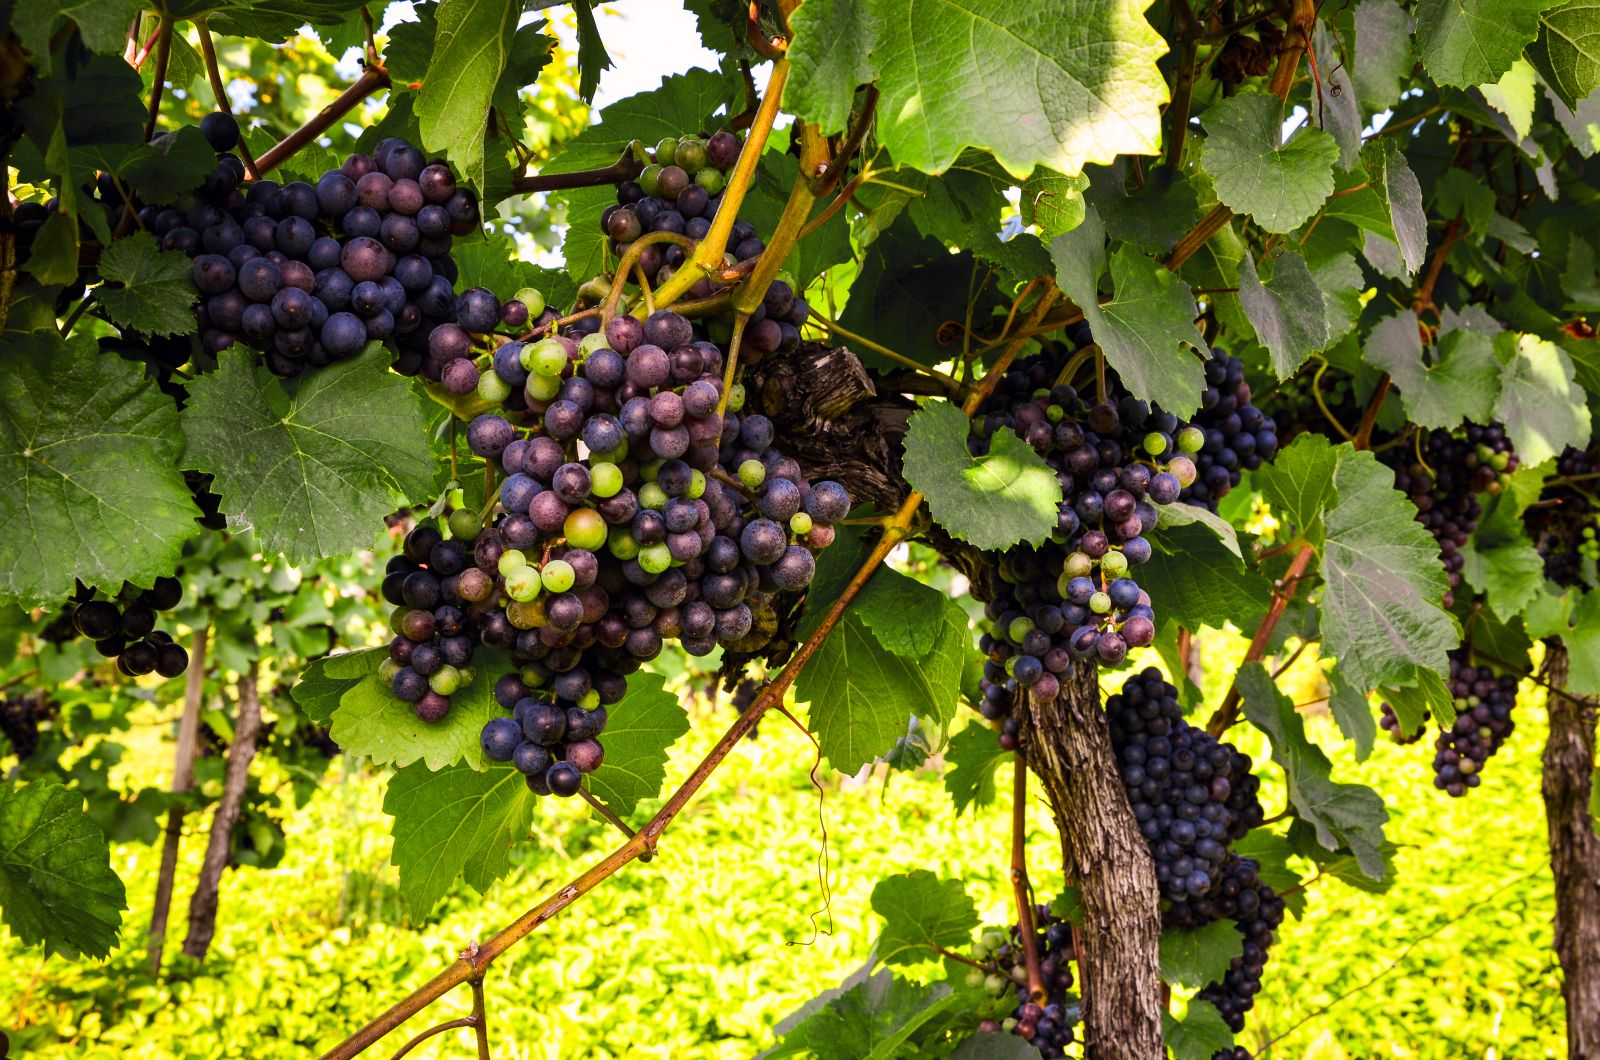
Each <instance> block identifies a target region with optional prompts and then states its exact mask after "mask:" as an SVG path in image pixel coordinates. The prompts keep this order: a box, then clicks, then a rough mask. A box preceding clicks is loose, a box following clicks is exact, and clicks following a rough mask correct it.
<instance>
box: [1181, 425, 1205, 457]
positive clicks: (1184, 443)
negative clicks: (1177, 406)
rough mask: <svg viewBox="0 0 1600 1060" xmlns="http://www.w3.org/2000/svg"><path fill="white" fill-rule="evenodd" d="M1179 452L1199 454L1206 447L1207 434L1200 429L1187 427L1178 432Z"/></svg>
mask: <svg viewBox="0 0 1600 1060" xmlns="http://www.w3.org/2000/svg"><path fill="white" fill-rule="evenodd" d="M1177 440H1178V452H1180V453H1198V452H1199V451H1200V450H1202V449H1204V448H1205V446H1206V432H1205V431H1202V430H1201V429H1200V428H1199V427H1185V428H1184V429H1183V430H1181V431H1179V432H1178V439H1177Z"/></svg>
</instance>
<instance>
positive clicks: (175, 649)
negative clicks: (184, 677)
mask: <svg viewBox="0 0 1600 1060" xmlns="http://www.w3.org/2000/svg"><path fill="white" fill-rule="evenodd" d="M97 595H98V594H96V592H95V591H94V590H93V589H91V588H89V587H88V586H86V585H84V584H83V583H81V582H80V583H78V589H77V592H75V593H74V594H73V596H72V608H71V610H70V612H69V613H68V614H69V615H70V620H71V622H72V628H73V629H74V630H76V631H77V633H78V635H79V636H81V637H87V638H88V639H89V640H92V641H94V648H95V651H97V652H99V653H100V654H101V655H102V656H104V657H105V658H107V659H116V660H117V670H118V671H120V672H121V673H122V674H124V675H125V676H127V677H143V676H144V675H145V674H148V673H156V674H160V675H161V676H162V677H177V676H178V675H179V674H181V673H183V672H184V671H185V670H187V669H188V668H189V653H188V652H187V651H185V650H184V648H183V645H181V644H179V643H177V642H176V641H174V640H173V639H172V635H171V634H170V633H167V632H165V631H163V630H159V629H157V628H156V620H157V613H158V612H162V611H171V610H172V609H173V608H175V607H177V606H178V604H179V603H181V602H182V600H183V583H182V582H180V581H178V579H176V578H157V579H156V580H155V584H154V585H152V586H151V587H150V588H148V589H141V588H139V587H138V586H136V585H132V584H129V583H126V582H125V583H123V586H122V591H121V592H119V593H118V594H117V595H116V597H115V598H114V599H111V600H105V599H96V596H97Z"/></svg>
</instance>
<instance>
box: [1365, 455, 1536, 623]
mask: <svg viewBox="0 0 1600 1060" xmlns="http://www.w3.org/2000/svg"><path fill="white" fill-rule="evenodd" d="M1418 449H1419V451H1420V455H1419V456H1414V457H1413V456H1412V454H1411V451H1410V450H1409V449H1408V448H1406V447H1405V446H1397V447H1395V448H1392V449H1388V450H1385V451H1384V453H1383V454H1382V455H1381V457H1380V459H1382V460H1383V461H1384V462H1385V463H1387V464H1389V465H1390V466H1391V467H1392V468H1393V469H1394V484H1395V488H1396V489H1399V490H1401V491H1403V492H1404V493H1406V494H1407V495H1408V496H1410V498H1411V503H1412V504H1413V505H1415V506H1416V509H1417V522H1419V523H1421V524H1422V525H1423V526H1424V527H1426V528H1427V530H1428V532H1429V533H1430V534H1432V535H1433V537H1434V540H1435V541H1437V542H1438V543H1439V554H1440V556H1441V557H1442V558H1443V561H1444V569H1445V573H1446V574H1447V575H1448V576H1449V578H1450V589H1451V591H1450V592H1448V593H1446V594H1445V599H1444V603H1445V606H1446V607H1448V606H1450V604H1451V602H1452V601H1453V599H1454V590H1455V589H1456V587H1457V586H1459V585H1460V584H1461V568H1462V566H1463V565H1464V564H1465V563H1466V557H1465V555H1463V554H1462V552H1461V549H1462V547H1463V546H1465V545H1466V543H1467V539H1468V538H1469V537H1471V536H1472V532H1473V531H1474V530H1476V529H1477V528H1478V517H1479V516H1480V515H1482V514H1483V506H1482V505H1481V504H1480V503H1479V502H1478V494H1480V493H1485V492H1490V493H1494V492H1499V490H1500V488H1501V476H1502V475H1508V474H1510V473H1511V472H1513V471H1515V470H1516V469H1517V454H1516V453H1515V452H1513V451H1512V449H1511V441H1510V439H1508V438H1507V437H1506V435H1505V431H1504V430H1503V429H1502V428H1501V427H1499V426H1489V427H1482V426H1478V425H1477V424H1472V425H1469V426H1468V427H1467V429H1466V431H1465V432H1464V434H1463V435H1461V436H1457V435H1454V434H1451V433H1450V432H1449V431H1444V430H1434V431H1431V432H1429V433H1428V435H1427V437H1426V439H1425V440H1419V443H1418ZM1408 457H1409V459H1408Z"/></svg>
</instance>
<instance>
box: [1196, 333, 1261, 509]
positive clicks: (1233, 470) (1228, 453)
mask: <svg viewBox="0 0 1600 1060" xmlns="http://www.w3.org/2000/svg"><path fill="white" fill-rule="evenodd" d="M1205 371H1206V388H1205V390H1204V391H1203V392H1202V393H1201V397H1200V410H1199V411H1198V412H1196V413H1195V414H1194V419H1193V421H1192V422H1191V426H1193V427H1197V428H1199V429H1200V430H1201V431H1204V432H1205V443H1204V444H1203V445H1201V446H1200V448H1199V449H1198V450H1195V451H1194V453H1193V454H1192V456H1191V459H1192V460H1193V461H1194V466H1195V477H1194V481H1193V482H1191V483H1190V484H1189V485H1187V486H1185V487H1184V490H1183V493H1182V494H1180V495H1179V499H1180V500H1182V501H1184V502H1186V503H1188V504H1195V505H1199V506H1201V507H1204V508H1209V509H1210V510H1211V511H1213V512H1214V511H1216V510H1217V502H1218V501H1220V500H1222V498H1223V497H1226V496H1227V495H1228V492H1229V491H1230V490H1232V489H1233V487H1235V486H1237V485H1238V484H1239V479H1240V477H1241V476H1242V474H1243V473H1244V472H1245V471H1254V470H1255V469H1256V468H1258V467H1260V466H1261V463H1262V461H1264V460H1271V459H1272V458H1273V456H1275V455H1276V454H1277V452H1278V425H1277V424H1276V423H1274V422H1273V420H1272V417H1270V416H1268V415H1267V414H1266V413H1264V412H1262V411H1261V410H1260V409H1258V408H1256V406H1255V405H1253V404H1251V403H1250V384H1249V383H1246V382H1245V381H1244V363H1243V362H1242V361H1240V360H1239V358H1237V357H1234V356H1231V355H1229V354H1226V353H1223V352H1222V351H1221V350H1212V351H1211V358H1210V359H1209V360H1208V361H1206V369H1205Z"/></svg>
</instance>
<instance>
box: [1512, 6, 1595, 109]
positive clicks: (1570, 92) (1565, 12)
mask: <svg viewBox="0 0 1600 1060" xmlns="http://www.w3.org/2000/svg"><path fill="white" fill-rule="evenodd" d="M1528 61H1529V62H1531V63H1533V65H1534V67H1535V68H1536V69H1537V70H1538V71H1539V73H1540V75H1541V76H1543V78H1544V82H1545V84H1546V85H1548V86H1550V90H1551V91H1553V92H1554V93H1555V94H1556V95H1558V96H1560V97H1561V102H1563V103H1565V104H1566V105H1567V106H1568V107H1576V106H1577V105H1578V104H1579V103H1581V102H1582V101H1583V100H1584V99H1585V98H1587V97H1588V95H1589V93H1591V92H1593V91H1594V90H1595V89H1596V88H1600V0H1568V2H1567V3H1564V4H1561V5H1560V6H1558V7H1553V8H1551V9H1550V10H1548V11H1546V12H1545V13H1544V14H1543V15H1542V16H1541V17H1540V19H1539V39H1538V40H1536V41H1534V43H1533V45H1532V46H1531V47H1530V48H1529V49H1528Z"/></svg>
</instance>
